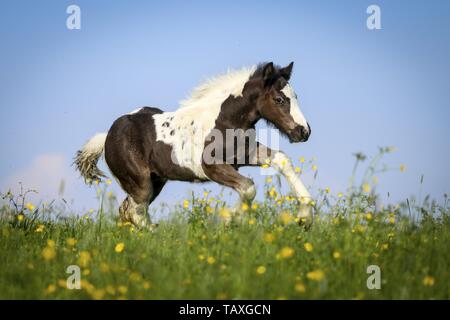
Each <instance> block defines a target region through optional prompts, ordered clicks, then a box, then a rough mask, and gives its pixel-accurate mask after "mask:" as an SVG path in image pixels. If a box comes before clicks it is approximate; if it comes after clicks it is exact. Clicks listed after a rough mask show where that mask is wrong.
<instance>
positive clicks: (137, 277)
mask: <svg viewBox="0 0 450 320" xmlns="http://www.w3.org/2000/svg"><path fill="white" fill-rule="evenodd" d="M129 279H130V281H131V282H140V281H141V280H142V276H141V275H140V274H139V273H137V272H132V273H130V276H129Z"/></svg>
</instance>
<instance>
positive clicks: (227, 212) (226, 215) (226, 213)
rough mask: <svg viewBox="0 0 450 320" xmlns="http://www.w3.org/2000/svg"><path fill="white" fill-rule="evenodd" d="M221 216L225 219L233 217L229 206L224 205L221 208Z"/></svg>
mask: <svg viewBox="0 0 450 320" xmlns="http://www.w3.org/2000/svg"><path fill="white" fill-rule="evenodd" d="M219 216H220V217H221V218H222V219H224V220H228V219H229V218H230V217H231V212H230V210H229V209H228V208H225V207H224V208H222V209H220V211H219Z"/></svg>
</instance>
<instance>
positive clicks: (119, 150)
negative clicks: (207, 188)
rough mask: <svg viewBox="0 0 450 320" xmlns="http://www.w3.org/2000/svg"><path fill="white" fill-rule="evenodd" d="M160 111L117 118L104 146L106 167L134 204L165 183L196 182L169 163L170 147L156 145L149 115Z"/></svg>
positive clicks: (148, 110)
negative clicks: (176, 181) (169, 181)
mask: <svg viewBox="0 0 450 320" xmlns="http://www.w3.org/2000/svg"><path fill="white" fill-rule="evenodd" d="M162 112H163V111H162V110H160V109H158V108H151V107H144V108H143V109H142V110H141V111H139V112H137V113H135V114H128V115H124V116H122V117H120V118H118V119H117V120H116V121H115V122H114V123H113V125H112V126H111V128H110V130H109V132H108V135H107V137H106V142H105V160H106V163H107V165H108V167H109V169H110V170H111V172H112V173H113V174H114V176H115V177H116V178H117V179H118V180H119V182H120V185H121V186H122V188H123V189H124V191H125V192H126V193H128V194H129V195H131V196H132V197H133V199H134V200H135V201H136V202H137V203H141V202H147V201H149V200H150V199H151V198H152V197H153V194H154V192H155V191H156V189H158V188H155V185H157V186H160V188H162V186H161V185H164V183H165V181H167V179H170V180H181V181H193V180H198V178H197V177H196V176H195V174H194V173H193V172H192V170H190V169H188V168H184V167H180V166H178V165H176V164H174V163H173V161H172V159H171V153H172V146H170V145H168V144H165V143H163V142H161V141H156V131H155V124H154V120H153V115H155V114H160V113H162Z"/></svg>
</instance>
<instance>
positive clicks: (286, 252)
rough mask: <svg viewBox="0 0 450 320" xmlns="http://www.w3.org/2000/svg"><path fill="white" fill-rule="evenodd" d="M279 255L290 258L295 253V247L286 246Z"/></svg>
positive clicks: (282, 257)
mask: <svg viewBox="0 0 450 320" xmlns="http://www.w3.org/2000/svg"><path fill="white" fill-rule="evenodd" d="M279 255H280V258H281V259H288V258H290V257H292V256H293V255H294V249H292V248H291V247H284V248H283V249H281V251H280V252H279Z"/></svg>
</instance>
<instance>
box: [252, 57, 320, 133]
mask: <svg viewBox="0 0 450 320" xmlns="http://www.w3.org/2000/svg"><path fill="white" fill-rule="evenodd" d="M293 66H294V63H293V62H291V63H290V64H289V65H288V66H287V67H285V68H277V67H275V66H274V65H273V63H272V62H270V63H267V64H265V65H263V66H262V69H261V70H260V71H261V72H260V74H259V77H260V79H259V83H260V89H261V90H262V92H260V94H259V97H258V99H257V102H256V107H257V109H258V111H259V114H260V115H261V117H262V118H264V119H266V120H267V121H268V122H270V123H272V124H273V125H275V126H276V127H277V128H278V129H279V130H280V131H281V132H282V133H284V134H286V135H287V136H288V138H289V140H290V142H305V141H307V140H308V138H309V135H310V134H311V128H310V126H309V124H308V122H307V121H306V119H305V117H304V116H303V114H302V112H301V111H300V107H299V105H298V101H297V95H296V94H295V92H294V89H293V88H292V87H291V85H290V84H289V79H290V77H291V73H292V67H293Z"/></svg>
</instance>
